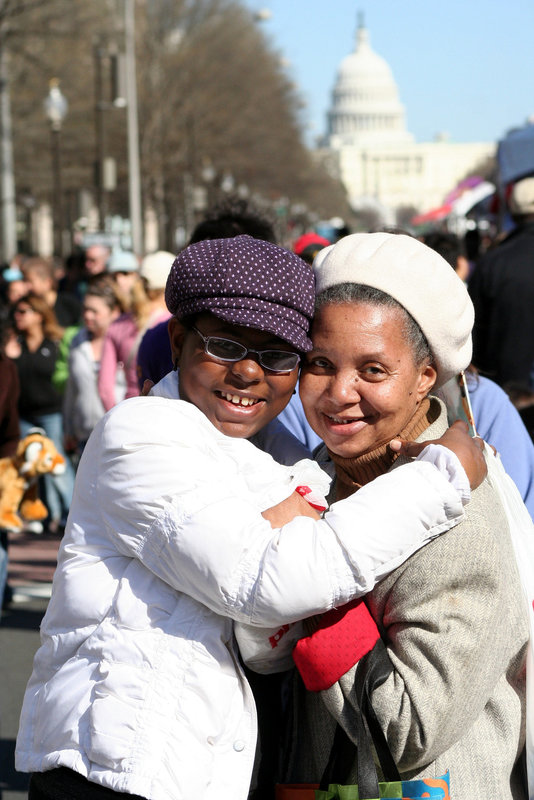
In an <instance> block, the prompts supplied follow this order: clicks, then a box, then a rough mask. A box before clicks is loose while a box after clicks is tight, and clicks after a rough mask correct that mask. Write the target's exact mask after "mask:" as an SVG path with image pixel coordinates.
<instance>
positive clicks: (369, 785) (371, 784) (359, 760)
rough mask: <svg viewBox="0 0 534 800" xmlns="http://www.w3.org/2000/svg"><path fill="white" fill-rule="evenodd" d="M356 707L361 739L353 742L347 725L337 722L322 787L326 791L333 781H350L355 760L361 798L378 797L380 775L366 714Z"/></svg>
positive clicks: (363, 799)
mask: <svg viewBox="0 0 534 800" xmlns="http://www.w3.org/2000/svg"><path fill="white" fill-rule="evenodd" d="M353 711H354V717H353V722H355V727H356V731H357V739H358V741H357V743H355V742H353V740H352V739H350V738H349V736H348V735H347V733H346V732H345V730H344V728H342V727H341V725H339V723H338V724H337V725H336V731H335V734H334V741H333V743H332V749H331V751H330V757H329V759H328V763H327V765H326V768H325V771H324V773H323V776H322V778H321V782H320V784H319V788H320V789H322V790H323V791H326V790H327V789H328V787H329V785H330V784H331V783H339V784H344V783H345V784H346V783H348V781H349V775H350V771H351V767H352V764H353V763H354V761H355V760H356V772H357V782H358V794H359V797H360V800H366V798H377V797H379V788H378V775H377V772H376V766H375V762H374V759H373V753H372V750H371V746H370V742H369V739H368V737H367V732H366V730H365V724H364V721H363V716H362V714H361V712H360V710H359V709H354V710H353ZM351 713H352V710H351Z"/></svg>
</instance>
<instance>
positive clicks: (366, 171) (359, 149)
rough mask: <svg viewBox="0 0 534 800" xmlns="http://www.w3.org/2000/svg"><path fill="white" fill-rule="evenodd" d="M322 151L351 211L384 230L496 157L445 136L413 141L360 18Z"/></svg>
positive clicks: (489, 147) (484, 147) (488, 147)
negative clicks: (371, 216) (369, 216)
mask: <svg viewBox="0 0 534 800" xmlns="http://www.w3.org/2000/svg"><path fill="white" fill-rule="evenodd" d="M430 92H431V86H429V95H430ZM429 113H431V108H430V109H429ZM325 145H326V151H325V157H326V158H328V161H329V162H330V163H331V162H332V156H335V158H334V163H335V164H336V165H337V172H338V175H339V177H340V178H341V180H342V181H343V183H344V185H345V188H346V190H347V194H348V198H349V202H350V204H351V206H352V208H353V210H354V211H361V210H367V211H373V212H374V213H375V214H376V215H377V216H378V218H379V221H380V222H381V223H382V224H387V225H393V224H396V223H397V222H398V221H399V219H398V218H399V212H400V211H401V210H402V209H408V208H411V209H413V210H414V211H418V212H421V211H426V210H428V209H431V208H434V207H437V206H440V205H441V204H442V203H443V200H444V197H445V196H446V195H447V194H448V193H449V192H450V191H451V190H452V189H453V188H454V186H455V185H456V184H457V183H458V181H460V180H462V178H464V177H465V175H466V173H468V172H470V171H471V170H473V169H474V168H476V167H477V165H479V164H480V163H482V162H483V161H485V159H487V158H488V157H489V156H491V155H494V152H495V143H488V142H481V143H472V142H470V143H458V142H451V141H449V140H448V138H446V137H445V136H443V135H441V136H438V137H437V138H436V140H435V141H432V142H423V143H417V142H416V141H415V139H414V137H413V135H412V134H411V133H409V131H408V130H407V128H406V115H405V110H404V106H403V104H402V102H401V100H400V95H399V89H398V87H397V83H396V81H395V78H394V76H393V72H392V70H391V67H390V66H389V64H388V63H387V61H386V60H385V59H384V58H383V57H382V56H380V55H379V54H378V53H376V52H375V51H374V50H373V49H372V47H371V43H370V37H369V33H368V31H367V29H366V27H365V24H364V21H363V16H362V15H361V14H359V15H358V27H357V31H356V43H355V48H354V51H353V52H352V53H350V54H349V55H347V56H345V58H343V60H342V61H341V63H340V65H339V68H338V71H337V76H336V79H335V84H334V88H333V91H332V99H331V105H330V110H329V112H328V132H327V136H326V137H325Z"/></svg>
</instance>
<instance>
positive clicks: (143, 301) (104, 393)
mask: <svg viewBox="0 0 534 800" xmlns="http://www.w3.org/2000/svg"><path fill="white" fill-rule="evenodd" d="M147 258H148V259H149V260H148V261H147ZM147 258H145V259H143V263H142V265H141V271H140V265H139V262H138V260H137V258H136V256H135V255H134V254H133V253H129V252H125V251H116V252H114V253H112V255H111V257H110V259H109V262H108V273H109V274H110V275H111V276H112V277H113V279H114V280H115V282H116V285H117V293H118V295H119V299H120V302H121V305H122V306H123V307H124V308H125V309H126V311H125V312H124V313H123V314H121V316H120V317H119V318H118V319H117V320H115V321H114V322H112V323H111V325H110V326H109V328H108V331H107V334H106V336H105V339H104V346H103V349H102V358H101V362H100V372H99V375H98V392H99V394H100V398H101V400H102V404H103V406H104V409H105V410H106V411H109V409H110V408H112V407H113V406H114V405H115V403H116V402H117V400H118V399H124V398H126V397H135V396H137V395H138V394H139V388H138V378H137V351H138V349H139V344H140V342H141V339H142V338H143V335H144V334H145V332H146V331H147V330H148V329H149V328H151V327H152V326H153V325H156V324H157V323H158V322H166V321H167V320H168V318H169V313H168V311H167V308H166V306H165V299H164V283H163V285H162V281H164V280H166V276H165V278H164V277H163V274H164V272H165V268H164V269H163V270H162V269H161V263H162V261H164V262H165V264H167V263H168V269H167V270H166V271H167V274H168V270H169V269H170V267H171V264H172V259H173V256H172V254H170V253H168V254H167V253H164V254H163V256H162V257H158V259H156V261H154V260H153V258H152V257H148V256H147ZM121 395H122V396H121Z"/></svg>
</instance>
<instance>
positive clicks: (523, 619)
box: [285, 233, 528, 800]
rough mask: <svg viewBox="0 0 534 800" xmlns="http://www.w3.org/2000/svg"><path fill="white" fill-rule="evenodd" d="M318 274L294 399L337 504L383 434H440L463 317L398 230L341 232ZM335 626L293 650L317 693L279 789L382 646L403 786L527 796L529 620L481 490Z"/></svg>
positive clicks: (322, 741)
mask: <svg viewBox="0 0 534 800" xmlns="http://www.w3.org/2000/svg"><path fill="white" fill-rule="evenodd" d="M314 271H315V275H316V282H317V286H316V291H317V298H316V314H315V319H314V322H313V327H312V341H313V349H312V350H311V352H309V353H308V354H307V355H306V357H305V361H304V365H303V370H302V375H301V379H300V391H301V397H302V401H303V404H304V408H305V410H306V413H307V416H308V419H309V421H310V423H311V425H312V427H313V428H314V430H315V431H316V433H318V434H319V435H320V436H321V437H322V439H323V441H324V443H325V448H324V451H323V454H322V455H323V456H324V458H325V460H326V461H327V462H329V463H330V466H331V467H332V469H333V472H334V473H335V479H334V485H333V490H332V497H331V500H332V501H333V500H340V499H341V498H345V497H347V496H349V495H351V494H353V493H354V492H356V491H358V490H359V489H360V487H362V486H364V485H365V484H367V483H368V482H369V481H371V480H372V479H373V478H375V477H377V476H379V475H382V474H384V473H386V472H388V471H390V470H394V469H395V468H396V467H397V466H398V465H399V464H400V463H402V458H398V459H397V460H395V459H396V456H395V454H394V453H393V452H392V451H391V450H390V448H388V442H389V441H390V440H391V439H392V438H393V437H395V436H401V437H406V438H410V439H411V438H416V439H418V440H419V441H424V440H427V439H429V438H434V437H436V436H439V435H441V434H442V433H443V432H444V431H445V430H446V428H447V416H446V410H445V408H444V406H443V405H442V403H441V402H440V401H439V400H438V399H436V398H435V397H432V395H431V391H432V389H433V388H435V387H439V386H440V385H441V384H443V383H444V382H445V381H447V380H448V379H449V378H450V377H452V376H453V375H454V374H456V373H457V372H459V371H460V370H462V369H463V368H465V367H466V366H467V365H468V364H469V361H470V357H471V327H472V323H473V311H472V306H471V302H470V300H469V298H468V295H467V292H466V290H465V288H464V286H463V284H462V282H461V281H460V280H459V279H458V277H457V276H456V275H455V273H454V272H453V271H452V270H451V268H450V266H449V265H448V264H447V263H446V262H445V261H444V260H443V259H442V258H441V257H440V256H438V255H437V254H436V253H434V252H433V251H431V250H430V249H429V248H427V247H426V246H425V245H423V244H421V243H420V242H419V241H417V240H415V239H412V238H411V237H409V236H403V235H392V234H385V233H375V234H354V235H351V236H347V237H346V238H344V239H342V240H341V241H340V242H338V243H337V244H336V245H333V246H332V247H329V248H326V249H324V250H322V251H321V252H320V253H319V254H318V256H317V258H316V260H315V262H314ZM334 508H335V505H334ZM367 609H368V610H367ZM369 612H370V615H371V616H372V619H371V618H370V617H369ZM366 616H367V619H366ZM338 617H340V620H339V621H338V622H337V623H336V622H335V619H333V618H332V617H331V616H329V615H326V617H324V618H323V619H322V621H321V624H320V628H319V630H317V631H315V632H314V633H313V634H311V635H310V636H309V637H308V638H306V639H303V640H302V641H301V642H299V644H298V645H297V648H296V652H295V660H296V662H297V665H298V667H299V670H300V674H301V676H302V678H303V679H304V684H305V686H306V687H307V688H308V689H310V688H311V689H313V690H314V692H309V691H308V692H305V690H304V686H303V684H302V683H301V684H300V689H299V691H298V697H297V700H296V703H295V715H294V724H295V726H296V727H295V736H294V741H295V747H294V748H293V751H292V752H291V754H290V759H289V761H290V763H289V766H288V767H287V774H286V776H285V777H286V779H287V780H291V781H301V782H305V781H316V780H318V779H319V778H320V776H321V774H322V770H323V768H324V766H325V763H326V760H327V758H328V754H329V751H330V747H331V742H332V735H333V729H334V727H335V722H336V721H337V722H338V723H340V724H341V726H342V727H343V728H344V729H345V731H346V732H347V733H348V734H349V736H352V738H354V730H355V728H354V721H355V718H356V715H357V714H356V709H357V708H358V700H357V695H358V686H359V683H360V681H361V680H362V678H363V672H364V670H370V669H372V668H373V663H374V660H375V659H376V660H379V657H378V656H377V655H376V653H377V652H379V650H380V646H379V643H378V645H377V647H376V648H375V649H373V646H374V644H375V643H376V642H377V641H378V639H379V636H380V637H381V638H382V640H383V643H384V645H385V649H384V648H382V649H383V653H382V655H383V656H384V655H385V658H383V659H382V664H381V666H382V669H383V670H385V671H383V673H382V680H383V682H382V683H381V685H378V686H376V688H374V690H373V691H372V693H371V702H372V707H373V709H374V712H375V714H376V717H377V718H378V722H379V725H380V727H381V729H382V731H383V732H384V734H385V736H386V739H387V742H388V744H389V748H390V750H391V752H392V755H393V757H394V759H395V761H396V762H397V765H398V767H399V770H400V772H401V775H402V777H403V778H405V779H409V778H415V777H419V776H421V777H430V778H433V777H436V776H439V775H441V774H443V773H445V772H446V771H447V770H450V782H451V797H454V798H455V800H467V799H468V798H470V797H472V794H473V790H475V791H476V794H477V795H480V796H485V797H498V798H499V800H509V799H510V798H514V800H518V799H519V798H523V797H526V788H525V782H524V775H523V774H522V758H521V756H522V753H523V749H524V743H525V653H526V648H527V642H528V630H527V615H526V609H525V606H524V599H523V594H522V590H521V586H520V582H519V578H518V572H517V567H516V562H515V558H514V553H513V550H512V545H511V541H510V536H509V530H508V525H507V521H506V517H505V515H504V512H503V509H502V507H501V505H500V503H499V500H498V499H497V497H496V496H495V494H494V493H493V491H492V490H491V489H490V487H489V486H488V484H487V483H486V482H484V483H483V484H482V485H481V486H480V487H479V488H478V489H477V490H476V491H475V492H474V493H473V499H472V502H471V504H470V506H469V508H468V510H467V517H466V519H465V521H464V522H462V523H461V524H460V525H458V526H457V527H456V528H455V530H454V531H453V532H452V533H451V534H450V535H448V536H447V537H444V538H441V539H439V540H435V541H433V542H431V543H430V544H428V545H427V546H426V547H424V548H423V549H421V550H419V551H418V552H417V553H415V554H414V555H412V556H411V557H410V558H409V560H408V561H407V562H406V563H405V564H403V565H402V566H401V567H399V568H398V569H396V570H394V571H393V572H392V573H391V574H390V575H389V576H388V577H386V578H385V579H384V580H383V581H381V582H380V583H379V584H378V585H377V586H376V587H375V588H374V590H373V591H371V592H370V593H369V594H368V595H367V597H366V600H365V605H364V604H362V605H361V606H359V607H357V608H355V609H353V610H351V611H348V612H347V613H346V614H343V613H341V614H338ZM373 620H374V621H373ZM375 623H376V624H375ZM332 625H333V627H332ZM373 629H374V632H373ZM336 637H337V638H336ZM365 637H366V638H365ZM325 663H326V666H325ZM347 777H349V782H356V776H355V774H354V772H353V773H352V774H351V775H349V776H346V775H344V776H340V780H341V781H343V780H346V778H347Z"/></svg>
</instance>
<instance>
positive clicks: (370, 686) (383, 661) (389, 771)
mask: <svg viewBox="0 0 534 800" xmlns="http://www.w3.org/2000/svg"><path fill="white" fill-rule="evenodd" d="M360 668H362V669H360ZM392 669H393V667H392V665H391V661H390V660H389V657H388V654H387V650H386V646H385V644H384V642H383V641H382V639H381V640H380V641H379V642H377V643H376V645H375V647H374V648H373V649H372V650H371V651H370V652H369V653H368V654H367V655H366V656H365V657H364V658H363V659H362V661H361V662H360V664H359V665H358V669H357V674H356V682H355V690H356V696H357V699H358V704H359V706H360V709H361V711H362V714H363V715H364V717H365V720H366V722H367V725H368V728H369V734H370V736H371V739H372V741H373V744H374V747H375V750H376V754H377V756H378V760H379V762H380V766H381V768H382V772H383V774H384V778H385V779H386V780H387V781H400V779H401V778H400V774H399V770H398V768H397V765H396V763H395V759H394V758H393V756H392V755H391V750H390V749H389V745H388V742H387V739H386V737H385V735H384V731H383V730H382V726H381V725H380V722H379V720H378V717H377V715H376V711H375V709H374V706H373V702H372V700H371V697H372V694H373V692H374V691H375V689H378V687H379V686H381V685H382V684H383V683H384V682H385V681H386V680H387V678H388V677H389V675H390V674H391V672H392Z"/></svg>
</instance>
